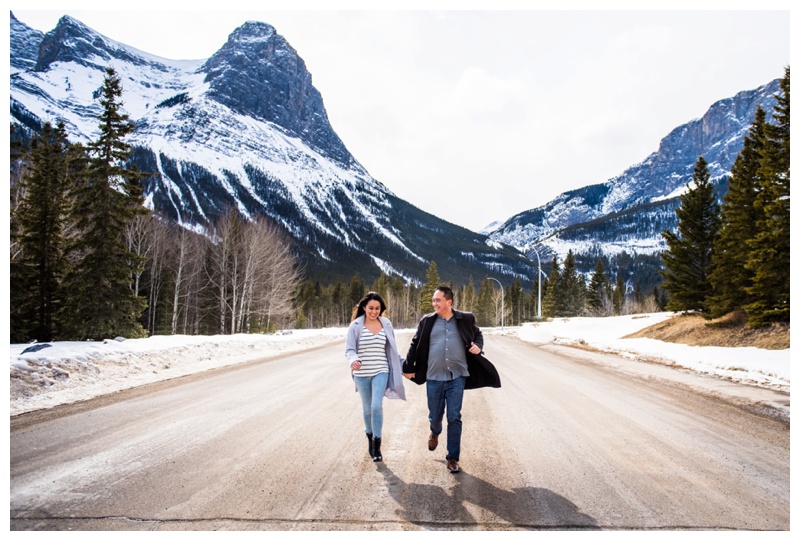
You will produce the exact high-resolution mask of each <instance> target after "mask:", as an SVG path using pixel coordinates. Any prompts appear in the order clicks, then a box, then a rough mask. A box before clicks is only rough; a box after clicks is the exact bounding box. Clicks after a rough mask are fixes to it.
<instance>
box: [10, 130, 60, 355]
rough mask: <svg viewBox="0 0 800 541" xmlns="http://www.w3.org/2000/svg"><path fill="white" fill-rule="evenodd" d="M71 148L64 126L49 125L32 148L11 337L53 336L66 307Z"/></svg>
mask: <svg viewBox="0 0 800 541" xmlns="http://www.w3.org/2000/svg"><path fill="white" fill-rule="evenodd" d="M70 154H71V152H70V146H69V143H68V142H67V136H66V131H65V128H64V124H63V123H60V124H59V125H58V127H57V128H55V129H54V128H53V127H52V125H51V124H49V123H46V124H45V125H44V127H43V128H42V132H41V134H39V135H38V136H37V137H35V138H34V139H33V141H32V142H31V148H30V151H29V152H28V174H27V175H25V176H24V177H23V179H22V184H23V187H22V188H23V189H22V193H23V194H24V195H23V196H22V199H21V201H20V203H19V205H18V206H17V208H16V209H15V212H14V221H15V224H16V227H15V232H14V237H15V241H16V243H17V248H18V250H19V257H17V258H14V259H13V260H12V261H11V269H10V270H11V291H10V296H11V299H10V300H11V316H12V317H11V339H12V341H14V342H27V341H29V340H31V339H33V340H37V341H39V342H46V341H50V340H53V338H54V337H55V336H56V335H57V334H58V328H57V327H58V325H57V317H56V314H57V312H58V310H59V308H60V306H61V302H62V299H63V291H62V285H61V282H62V280H63V278H64V275H65V274H66V272H67V269H68V261H67V257H66V238H65V229H66V220H67V213H68V211H69V198H68V197H67V187H68V184H69V180H70V165H71V163H70Z"/></svg>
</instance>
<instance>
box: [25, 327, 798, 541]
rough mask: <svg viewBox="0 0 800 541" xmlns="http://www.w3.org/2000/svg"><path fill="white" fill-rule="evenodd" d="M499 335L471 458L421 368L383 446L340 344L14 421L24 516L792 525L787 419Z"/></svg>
mask: <svg viewBox="0 0 800 541" xmlns="http://www.w3.org/2000/svg"><path fill="white" fill-rule="evenodd" d="M398 338H399V341H400V344H401V346H400V347H401V354H403V353H404V352H405V350H404V349H403V348H405V347H407V344H408V341H409V339H410V336H408V335H407V334H403V335H400V336H399V337H398ZM486 348H487V356H488V357H489V358H490V359H491V360H492V362H493V363H494V364H495V365H496V366H497V367H498V370H499V372H500V375H501V378H502V380H503V386H502V388H500V389H477V390H470V391H467V392H466V395H465V400H464V408H463V419H464V432H463V440H462V455H461V466H462V468H463V471H462V472H461V473H460V474H451V473H449V472H448V471H447V469H446V467H445V460H444V458H445V454H446V436H445V435H443V436H442V437H441V438H440V443H439V448H438V449H437V450H436V451H434V452H430V451H428V449H427V437H428V427H427V409H426V405H425V388H424V386H418V385H416V384H414V383H411V382H409V381H406V390H407V394H408V400H407V401H405V402H403V401H396V400H391V401H390V400H386V401H384V409H385V425H384V434H383V436H384V437H383V446H382V450H383V457H384V461H383V462H381V463H373V462H372V461H371V460H370V459H369V457H368V455H367V449H366V441H365V440H366V438H365V437H364V434H363V425H362V421H361V413H360V401H359V399H358V396H357V394H356V393H355V392H354V387H353V384H352V382H351V381H350V376H349V371H348V368H347V364H346V361H345V360H344V354H343V351H344V343H343V342H342V341H338V342H337V343H335V344H332V345H331V346H326V347H323V348H318V349H314V350H309V351H306V352H302V353H298V354H290V355H285V356H283V357H279V358H272V359H269V360H264V361H260V362H250V363H247V364H243V365H239V366H236V367H232V368H227V369H220V370H215V371H212V372H210V373H204V374H199V375H195V376H190V377H185V378H179V379H176V380H172V381H169V382H164V383H161V384H154V385H149V386H146V387H143V388H139V389H134V390H131V391H126V392H122V393H116V394H114V395H112V396H109V397H104V398H100V399H95V400H91V401H88V402H86V403H83V404H78V405H73V406H66V407H60V408H55V409H53V410H48V411H44V412H38V413H33V414H26V415H22V416H18V417H14V418H12V419H11V437H10V449H11V450H10V458H11V460H10V462H11V469H10V504H11V520H10V525H11V529H12V530H161V531H171V530H526V529H532V530H551V529H557V530H564V529H576V530H594V529H611V530H620V529H623V530H664V529H667V530H686V529H688V530H729V529H730V530H788V529H789V463H790V458H789V424H788V421H787V420H785V419H784V420H781V419H775V418H771V417H768V416H764V415H759V414H757V413H754V412H753V411H750V410H749V409H748V408H745V407H741V404H737V403H735V402H732V401H728V400H723V399H720V398H719V396H713V395H712V394H709V393H703V392H697V391H696V390H693V389H692V387H691V385H687V384H686V381H685V379H684V380H682V381H678V380H673V379H671V378H670V377H668V376H667V377H662V376H660V375H656V376H653V375H647V376H645V375H636V374H633V373H631V372H629V371H625V370H620V369H616V368H615V367H614V363H613V362H610V363H609V362H600V363H598V362H593V360H592V359H591V358H590V357H592V356H595V357H596V360H602V358H603V357H608V356H604V355H601V354H597V353H591V352H580V355H576V354H577V353H578V352H577V351H574V354H573V353H572V352H571V351H570V350H569V349H568V348H561V349H558V348H548V347H541V346H537V345H534V344H530V343H525V342H522V341H520V340H518V339H515V338H511V337H502V336H487V344H486ZM664 370H667V371H669V369H664ZM672 372H673V373H675V371H672ZM681 377H682V378H687V377H688V378H701V376H694V375H686V374H682V375H681ZM705 379H708V378H705ZM715 384H716V383H715ZM720 384H725V383H724V382H723V383H720ZM727 385H730V386H732V387H734V384H727ZM766 392H768V391H766ZM716 394H719V393H716ZM774 398H775V400H776V401H784V402H786V403H788V395H786V394H780V393H776V396H775V397H774Z"/></svg>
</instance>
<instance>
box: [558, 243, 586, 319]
mask: <svg viewBox="0 0 800 541" xmlns="http://www.w3.org/2000/svg"><path fill="white" fill-rule="evenodd" d="M560 282H561V284H560V285H561V290H562V293H561V297H562V299H563V308H562V310H561V314H560V315H563V316H564V317H577V316H580V315H581V314H582V313H583V310H584V307H585V302H586V301H585V298H586V281H585V280H584V279H583V276H581V275H580V273H578V268H577V264H576V262H575V255H574V254H573V253H572V250H570V251H569V252H568V253H567V257H566V259H564V269H563V271H562V272H561V280H560Z"/></svg>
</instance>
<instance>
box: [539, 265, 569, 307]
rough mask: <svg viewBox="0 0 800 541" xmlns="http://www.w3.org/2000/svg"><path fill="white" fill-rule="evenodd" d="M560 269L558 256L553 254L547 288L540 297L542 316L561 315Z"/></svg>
mask: <svg viewBox="0 0 800 541" xmlns="http://www.w3.org/2000/svg"><path fill="white" fill-rule="evenodd" d="M560 281H561V269H560V267H559V266H558V256H557V255H555V256H553V270H551V271H550V276H548V277H547V288H546V290H545V294H544V298H543V299H542V317H558V316H560V315H561V310H562V307H563V304H564V302H563V299H562V298H561V284H560Z"/></svg>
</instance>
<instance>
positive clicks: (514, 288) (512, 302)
mask: <svg viewBox="0 0 800 541" xmlns="http://www.w3.org/2000/svg"><path fill="white" fill-rule="evenodd" d="M506 297H507V299H506V304H507V305H508V306H509V307H510V309H511V313H510V315H511V317H510V319H511V321H509V323H508V324H509V325H519V324H520V323H521V322H522V313H523V309H524V303H525V292H524V291H523V290H522V279H521V278H520V277H519V276H517V277H516V278H515V279H514V281H513V282H512V283H511V287H509V288H508V292H507V293H506Z"/></svg>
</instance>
